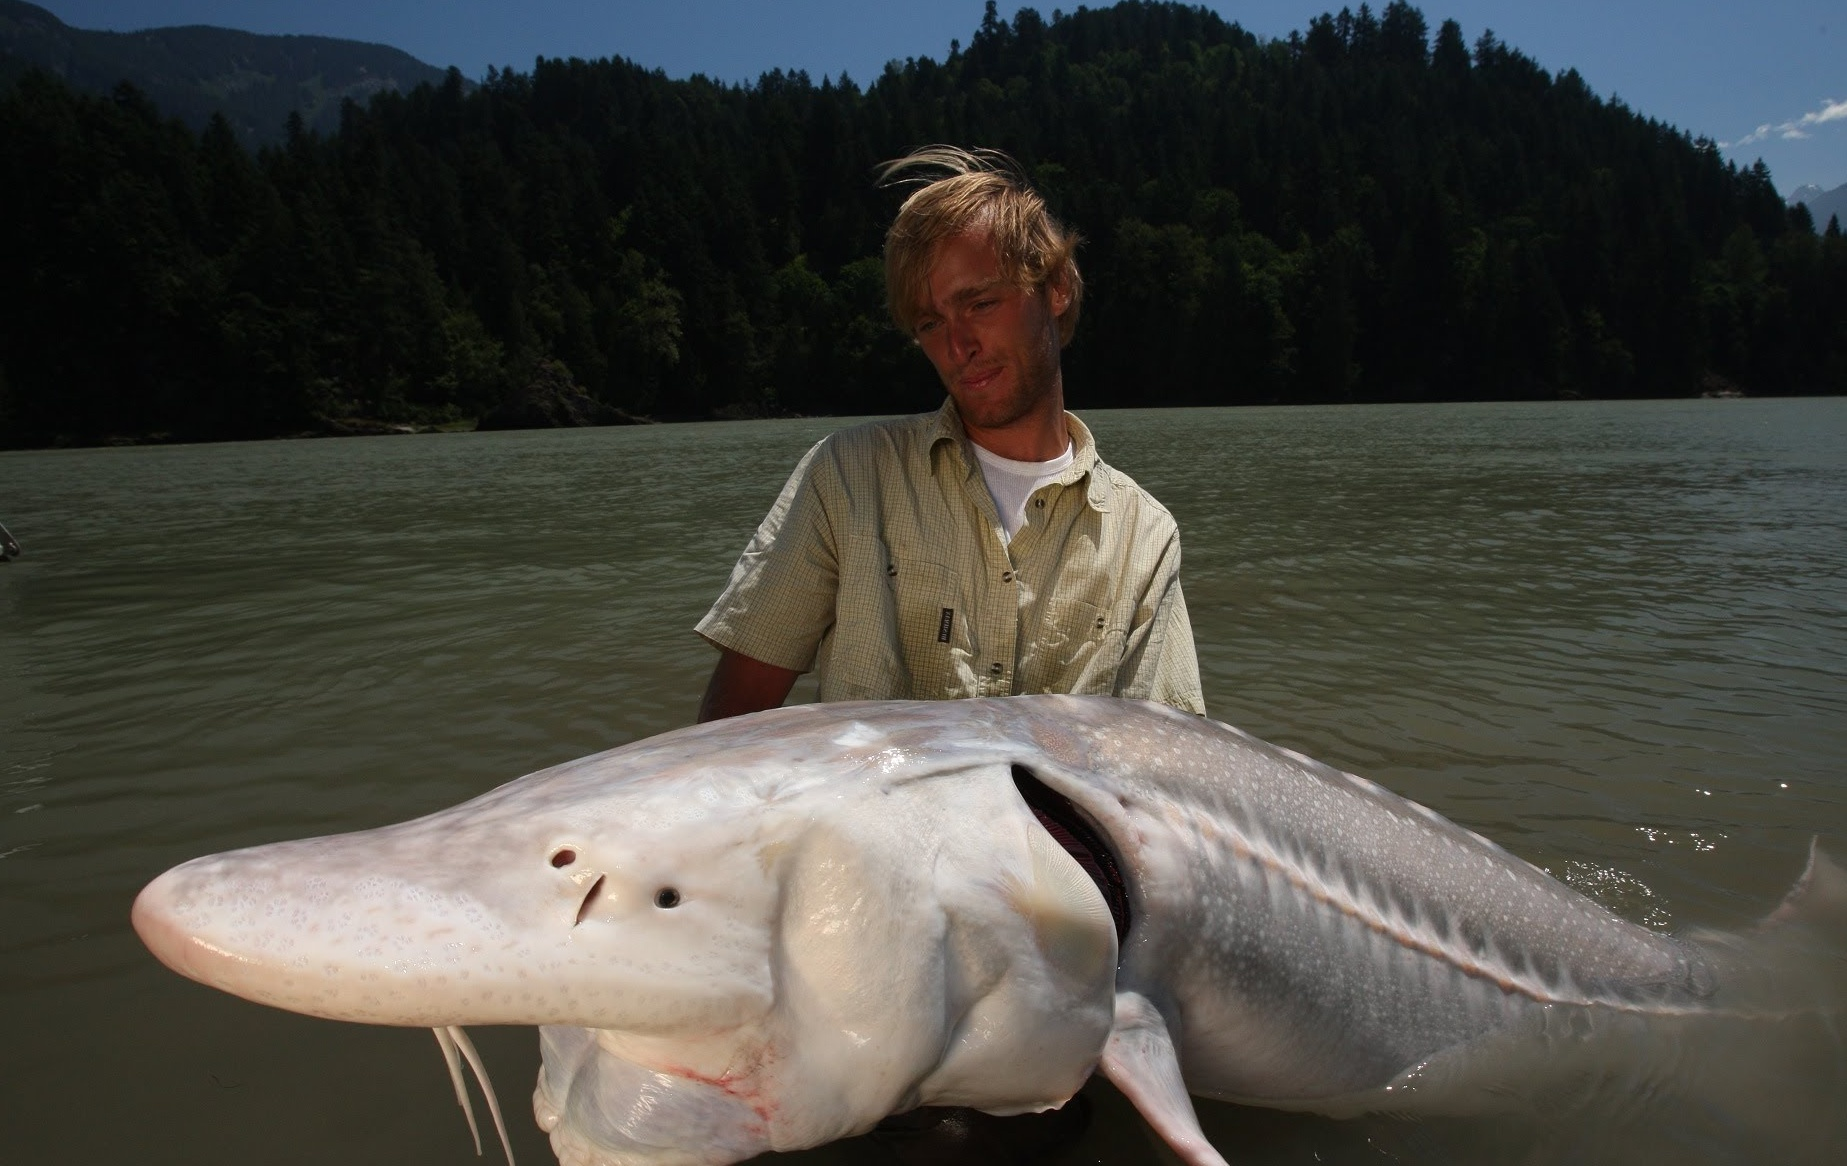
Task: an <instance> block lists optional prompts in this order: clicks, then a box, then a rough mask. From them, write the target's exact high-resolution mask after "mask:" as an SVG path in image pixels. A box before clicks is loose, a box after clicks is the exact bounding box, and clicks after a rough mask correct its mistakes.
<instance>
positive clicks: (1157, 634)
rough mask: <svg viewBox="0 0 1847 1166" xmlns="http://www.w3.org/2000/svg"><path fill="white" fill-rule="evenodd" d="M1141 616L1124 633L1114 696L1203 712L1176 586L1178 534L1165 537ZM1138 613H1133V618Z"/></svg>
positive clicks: (1182, 600) (1190, 637)
mask: <svg viewBox="0 0 1847 1166" xmlns="http://www.w3.org/2000/svg"><path fill="white" fill-rule="evenodd" d="M1142 611H1143V612H1145V613H1146V618H1145V619H1139V618H1138V621H1137V623H1136V626H1135V627H1133V628H1132V629H1130V631H1129V644H1128V649H1127V651H1126V652H1125V654H1124V656H1123V660H1122V663H1121V665H1120V666H1119V667H1118V668H1117V671H1116V695H1117V696H1127V697H1134V698H1136V699H1138V700H1158V701H1160V702H1161V703H1162V704H1167V705H1172V706H1173V707H1174V708H1177V709H1179V710H1181V711H1182V712H1189V713H1197V714H1199V715H1201V716H1204V715H1205V712H1206V699H1205V694H1204V693H1203V692H1202V691H1201V690H1200V684H1199V655H1198V652H1197V651H1196V650H1195V649H1194V647H1193V623H1192V620H1191V619H1189V618H1188V616H1187V611H1186V596H1185V595H1184V594H1183V593H1182V592H1181V590H1180V536H1179V534H1178V533H1176V534H1174V535H1173V537H1172V538H1171V539H1170V540H1169V541H1168V544H1167V547H1166V549H1165V551H1164V552H1163V553H1162V555H1161V560H1160V562H1159V564H1158V565H1157V566H1156V568H1155V571H1154V575H1153V578H1152V579H1151V580H1150V583H1149V587H1148V593H1147V596H1146V597H1145V598H1144V599H1143V602H1142ZM1140 614H1141V613H1138V616H1139V615H1140Z"/></svg>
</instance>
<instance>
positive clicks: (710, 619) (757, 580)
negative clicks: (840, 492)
mask: <svg viewBox="0 0 1847 1166" xmlns="http://www.w3.org/2000/svg"><path fill="white" fill-rule="evenodd" d="M829 440H830V439H826V438H824V439H822V440H821V441H820V442H818V443H816V444H815V446H814V448H812V449H810V450H809V451H808V453H807V454H806V455H805V456H804V457H803V458H802V460H801V461H800V462H798V463H796V466H795V470H794V472H793V473H791V474H790V475H789V481H788V483H787V484H786V485H784V486H783V488H782V493H781V494H780V495H778V496H777V498H776V503H775V505H773V506H771V507H770V512H769V513H768V514H767V515H765V516H764V519H763V522H762V523H761V524H760V525H759V526H758V527H757V532H756V534H754V535H752V536H751V539H750V542H749V543H748V544H746V546H745V547H744V553H743V554H742V555H740V556H739V557H738V561H737V565H736V566H735V567H733V568H732V569H731V579H730V582H728V583H727V584H726V585H725V589H724V591H723V592H722V593H721V594H720V595H719V597H718V600H717V601H716V602H715V603H713V604H712V609H711V610H710V611H708V612H706V614H705V618H704V619H702V620H700V621H699V624H698V626H697V631H698V632H699V634H700V635H702V636H704V637H705V638H706V639H708V640H710V641H711V642H712V643H714V644H716V645H717V646H718V647H720V648H727V649H730V650H731V651H733V652H737V653H739V654H741V655H744V656H749V657H750V658H751V659H753V660H760V661H762V662H763V663H765V664H771V665H774V666H775V667H778V668H788V669H790V670H792V671H795V672H807V671H809V670H811V669H812V668H813V667H814V664H815V652H816V650H817V649H818V647H819V646H820V643H821V640H822V638H823V637H824V636H825V635H826V634H827V631H828V629H829V628H830V627H832V626H833V623H834V610H835V600H836V596H837V595H838V593H839V588H840V558H839V553H838V546H837V544H836V543H835V541H834V530H833V524H832V523H831V522H830V521H829V516H828V505H827V498H826V494H827V490H826V483H827V481H829V480H831V478H830V476H837V475H835V467H833V465H832V460H831V459H830V458H829V457H828V456H827V447H828V445H829Z"/></svg>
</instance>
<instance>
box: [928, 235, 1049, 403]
mask: <svg viewBox="0 0 1847 1166" xmlns="http://www.w3.org/2000/svg"><path fill="white" fill-rule="evenodd" d="M1067 306H1068V296H1067V295H1066V293H1065V290H1064V288H1063V287H1061V286H1060V285H1058V284H1056V283H1047V284H1046V286H1045V287H1044V288H1043V289H1029V288H1023V287H1020V286H1019V285H1018V284H1016V283H1014V282H1012V281H1011V280H1009V279H1007V278H1006V277H1005V276H1004V275H1003V274H1002V273H1001V267H1000V258H999V256H997V255H996V254H995V251H994V245H993V244H992V243H991V242H989V240H988V237H987V234H986V233H985V232H969V233H966V234H961V235H956V236H953V237H951V238H949V239H946V240H944V241H943V243H942V244H941V245H940V246H939V247H938V248H937V252H936V262H935V263H934V264H933V265H932V266H931V268H930V275H929V279H928V282H927V286H926V287H925V289H924V303H923V304H922V305H921V307H922V311H921V312H920V314H919V315H918V317H917V322H916V324H915V325H914V326H913V327H914V329H915V332H914V334H915V336H916V339H917V343H918V345H919V346H920V347H922V348H923V350H924V355H925V356H928V357H929V358H930V363H931V364H932V365H934V366H936V375H937V376H939V377H941V378H942V380H943V387H944V388H946V389H948V390H949V395H950V396H951V397H953V398H954V399H955V403H956V409H957V410H958V411H959V412H960V413H961V415H962V423H963V424H964V425H965V426H967V427H968V428H969V429H970V430H971V431H973V430H983V429H1004V428H1006V427H1008V426H1010V425H1013V424H1014V423H1016V422H1018V421H1020V420H1021V419H1022V418H1026V417H1029V416H1032V415H1035V414H1036V413H1038V412H1040V411H1043V410H1048V409H1049V410H1051V411H1054V412H1058V411H1062V409H1063V407H1064V395H1063V392H1062V389H1063V383H1062V381H1061V379H1060V373H1059V365H1058V316H1059V314H1060V313H1062V312H1063V311H1064V310H1065V308H1066V307H1067Z"/></svg>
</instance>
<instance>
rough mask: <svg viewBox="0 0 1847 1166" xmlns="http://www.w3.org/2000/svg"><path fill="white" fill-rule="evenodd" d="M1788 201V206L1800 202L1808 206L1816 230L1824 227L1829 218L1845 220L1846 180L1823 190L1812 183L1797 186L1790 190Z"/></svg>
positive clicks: (1846, 214)
mask: <svg viewBox="0 0 1847 1166" xmlns="http://www.w3.org/2000/svg"><path fill="white" fill-rule="evenodd" d="M1788 202H1789V205H1790V206H1795V205H1796V204H1797V203H1801V204H1802V205H1804V206H1806V207H1808V208H1809V217H1810V218H1812V219H1814V220H1815V229H1816V230H1818V231H1819V230H1822V229H1823V228H1825V227H1826V226H1827V225H1828V220H1829V219H1831V218H1835V217H1839V218H1840V220H1841V221H1842V222H1847V182H1843V183H1841V184H1840V185H1839V186H1837V187H1835V188H1834V189H1833V190H1823V189H1822V188H1821V187H1819V186H1816V185H1814V184H1812V183H1811V184H1809V185H1807V186H1798V187H1796V189H1794V190H1792V191H1790V193H1789V199H1788Z"/></svg>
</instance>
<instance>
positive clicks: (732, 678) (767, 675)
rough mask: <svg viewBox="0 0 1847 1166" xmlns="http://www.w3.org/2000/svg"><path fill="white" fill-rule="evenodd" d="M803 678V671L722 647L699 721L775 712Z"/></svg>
mask: <svg viewBox="0 0 1847 1166" xmlns="http://www.w3.org/2000/svg"><path fill="white" fill-rule="evenodd" d="M800 675H801V673H800V672H795V671H792V670H790V669H788V668H778V667H776V666H775V665H774V664H765V663H764V662H763V661H761V660H753V659H751V658H750V657H749V656H745V655H742V654H740V653H737V652H733V651H731V650H730V649H729V648H721V649H719V656H718V666H717V667H716V668H714V669H712V679H711V680H710V681H708V682H707V683H706V686H705V697H704V699H702V700H701V701H700V702H699V721H700V723H701V724H704V723H705V722H706V721H720V720H723V719H724V718H726V717H741V716H743V715H744V714H745V713H754V712H761V711H762V710H764V709H773V708H775V707H777V706H778V705H780V704H782V702H783V700H784V698H786V697H787V696H788V695H789V690H790V689H791V688H794V687H795V678H796V677H798V676H800Z"/></svg>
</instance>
